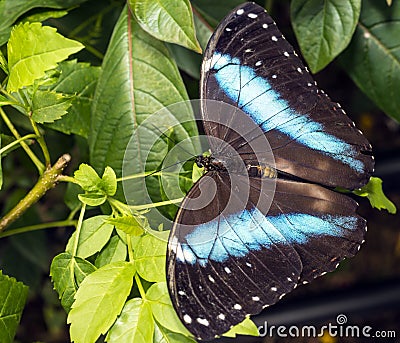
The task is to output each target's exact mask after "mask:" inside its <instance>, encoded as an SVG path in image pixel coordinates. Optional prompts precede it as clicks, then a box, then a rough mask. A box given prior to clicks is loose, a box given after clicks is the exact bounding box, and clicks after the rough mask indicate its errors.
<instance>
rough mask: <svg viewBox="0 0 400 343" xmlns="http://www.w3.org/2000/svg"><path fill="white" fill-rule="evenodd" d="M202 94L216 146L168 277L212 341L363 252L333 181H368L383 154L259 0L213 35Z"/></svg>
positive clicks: (188, 206) (186, 311) (191, 323)
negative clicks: (313, 74)
mask: <svg viewBox="0 0 400 343" xmlns="http://www.w3.org/2000/svg"><path fill="white" fill-rule="evenodd" d="M201 101H202V116H203V124H204V130H205V132H206V134H207V136H208V138H209V141H210V147H211V152H212V154H211V156H206V157H204V156H199V157H197V158H196V163H197V165H198V166H199V167H205V169H206V171H207V172H206V173H205V175H203V176H202V177H201V178H200V179H199V180H198V181H197V182H196V183H195V185H194V186H193V187H192V189H191V190H190V191H189V192H188V194H187V195H186V197H185V199H184V200H183V202H182V204H181V207H180V209H179V211H178V213H177V215H176V218H175V223H174V226H173V228H172V230H171V234H170V238H169V244H168V252H167V283H168V288H169V292H170V296H171V299H172V303H173V305H174V307H175V309H176V311H177V313H178V316H179V317H180V319H181V321H182V322H183V324H184V325H185V326H186V327H187V328H188V329H189V331H190V332H192V333H193V335H194V336H195V337H196V338H198V339H203V340H211V339H213V338H214V337H217V336H219V335H221V334H223V333H224V332H226V331H228V330H229V329H230V328H231V327H232V326H233V325H235V324H238V323H240V322H241V321H242V320H243V319H244V318H245V317H246V316H248V315H250V314H257V313H259V312H260V311H261V310H262V309H263V308H265V307H267V306H269V305H272V304H274V303H275V302H277V301H278V300H279V299H280V298H281V297H282V296H284V295H285V294H286V293H288V292H290V291H292V290H293V289H294V288H295V287H296V286H297V285H298V284H301V283H306V282H310V281H312V280H313V279H314V278H315V277H318V276H320V275H322V274H324V273H326V272H329V271H332V270H334V269H335V268H336V266H337V265H338V263H339V262H340V261H341V260H343V259H344V258H346V257H351V256H353V255H354V254H355V253H356V252H357V251H358V249H359V248H360V245H361V243H362V242H363V240H364V235H365V232H366V222H365V220H364V219H363V218H361V217H360V216H359V215H358V214H357V213H356V209H357V206H358V204H357V203H356V202H355V201H354V200H353V199H352V198H350V197H348V196H346V195H344V194H341V193H338V192H335V191H333V190H332V188H334V187H343V188H346V189H349V190H351V189H354V188H358V187H361V186H363V185H365V184H366V183H367V182H368V180H369V177H370V175H371V173H372V171H373V165H374V162H373V157H372V154H371V146H370V144H369V142H368V141H367V140H366V138H365V137H364V136H363V135H362V133H361V132H360V131H359V130H358V129H357V128H355V126H354V123H353V122H352V121H351V120H350V119H349V118H348V117H347V116H346V115H345V114H344V111H343V110H342V109H341V107H340V105H338V104H337V103H333V102H332V101H331V100H330V99H329V97H328V96H327V95H326V94H325V93H323V92H322V91H321V90H319V89H318V88H317V86H316V84H315V82H314V81H313V80H312V77H311V76H310V75H309V73H308V70H307V68H306V67H304V65H303V64H302V62H301V60H300V59H299V58H298V57H297V54H296V53H295V52H294V50H293V48H292V47H291V45H290V44H289V43H288V42H287V41H286V40H285V39H284V37H283V36H282V34H281V33H280V31H279V30H278V29H277V27H276V25H275V23H274V21H273V20H272V19H271V17H270V16H269V15H268V14H267V13H266V12H265V10H264V9H263V8H261V7H260V6H258V5H256V4H254V3H245V4H243V5H241V6H239V7H237V8H236V9H235V10H233V11H232V12H231V13H229V14H228V15H227V17H226V18H225V19H224V20H223V21H222V22H221V23H220V25H219V26H218V27H217V29H216V30H215V32H214V34H213V36H212V37H211V39H210V41H209V44H208V46H207V49H206V51H205V53H204V61H203V67H202V79H201ZM226 106H227V107H226ZM282 175H289V176H290V177H284V178H282V177H281V176H282Z"/></svg>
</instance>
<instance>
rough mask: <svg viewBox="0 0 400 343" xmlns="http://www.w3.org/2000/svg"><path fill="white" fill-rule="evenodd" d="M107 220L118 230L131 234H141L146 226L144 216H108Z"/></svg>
mask: <svg viewBox="0 0 400 343" xmlns="http://www.w3.org/2000/svg"><path fill="white" fill-rule="evenodd" d="M107 222H108V223H110V224H113V225H115V227H116V228H117V229H118V230H121V231H123V232H125V233H127V234H129V235H133V236H140V235H142V234H143V232H144V229H145V228H146V227H148V223H147V220H146V218H144V217H142V218H140V217H134V216H132V215H121V216H118V217H115V218H111V217H109V218H108V219H107Z"/></svg>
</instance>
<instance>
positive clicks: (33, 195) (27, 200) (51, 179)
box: [0, 144, 71, 232]
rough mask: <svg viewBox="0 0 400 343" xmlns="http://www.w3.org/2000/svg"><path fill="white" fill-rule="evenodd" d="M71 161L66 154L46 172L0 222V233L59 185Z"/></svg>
mask: <svg viewBox="0 0 400 343" xmlns="http://www.w3.org/2000/svg"><path fill="white" fill-rule="evenodd" d="M21 145H22V144H21ZM70 160H71V156H70V155H68V154H65V155H63V156H61V157H60V158H59V159H58V161H57V162H56V163H55V164H54V165H53V166H52V167H50V168H48V169H46V170H45V171H44V173H43V175H42V176H41V177H40V178H39V180H38V182H37V183H36V185H35V186H33V188H32V189H31V190H30V191H29V193H28V194H27V195H26V196H25V197H24V198H23V199H21V201H20V202H19V203H18V204H17V205H16V206H15V207H14V208H13V209H11V211H10V212H8V213H7V214H6V215H5V216H4V217H3V218H2V219H1V220H0V232H1V231H3V230H4V229H5V227H6V226H7V225H9V224H11V223H12V222H14V221H15V220H16V219H18V218H19V217H20V216H21V215H22V214H23V213H24V212H25V211H26V210H27V209H28V208H29V207H31V206H32V205H33V204H35V203H36V202H37V201H38V200H39V199H40V198H41V197H42V196H43V195H45V194H46V192H47V191H48V190H49V189H51V188H53V187H54V186H55V185H56V184H57V182H58V177H59V176H60V174H61V173H62V172H63V170H64V168H65V167H66V166H67V164H68V163H69V161H70Z"/></svg>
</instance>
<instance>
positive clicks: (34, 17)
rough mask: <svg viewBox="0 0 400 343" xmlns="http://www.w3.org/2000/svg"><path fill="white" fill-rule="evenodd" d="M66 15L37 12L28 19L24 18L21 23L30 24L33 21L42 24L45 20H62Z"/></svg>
mask: <svg viewBox="0 0 400 343" xmlns="http://www.w3.org/2000/svg"><path fill="white" fill-rule="evenodd" d="M67 14H68V11H44V12H39V13H34V14H32V15H30V16H28V17H25V18H24V19H23V20H22V22H23V23H26V22H30V23H33V22H35V21H40V22H43V21H45V20H47V19H50V18H54V19H56V18H62V17H64V16H66V15H67Z"/></svg>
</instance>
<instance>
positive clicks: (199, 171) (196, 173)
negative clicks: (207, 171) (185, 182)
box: [192, 163, 204, 183]
mask: <svg viewBox="0 0 400 343" xmlns="http://www.w3.org/2000/svg"><path fill="white" fill-rule="evenodd" d="M203 175H204V168H200V167H199V166H198V165H197V164H196V163H194V164H193V172H192V181H193V183H195V182H197V181H198V180H199V179H200V178H201V177H202V176H203Z"/></svg>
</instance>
